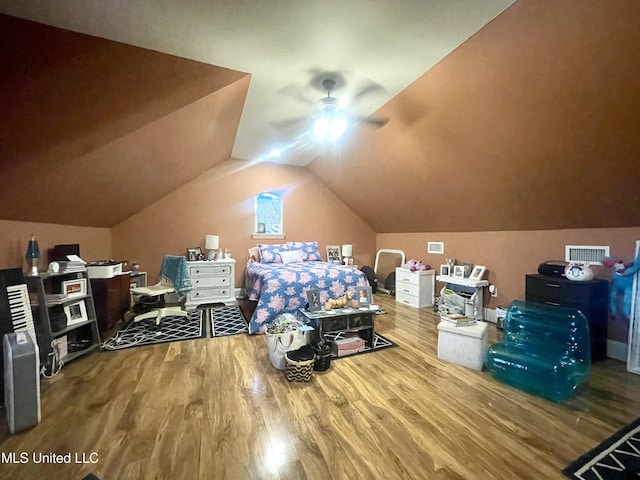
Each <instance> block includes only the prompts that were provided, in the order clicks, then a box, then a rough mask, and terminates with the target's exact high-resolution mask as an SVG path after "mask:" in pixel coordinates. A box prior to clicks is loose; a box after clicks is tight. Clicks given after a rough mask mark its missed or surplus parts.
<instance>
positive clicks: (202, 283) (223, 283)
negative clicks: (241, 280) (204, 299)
mask: <svg viewBox="0 0 640 480" xmlns="http://www.w3.org/2000/svg"><path fill="white" fill-rule="evenodd" d="M191 283H192V285H193V288H194V289H196V288H204V287H228V286H229V285H230V284H231V277H229V276H226V277H202V278H199V277H194V278H192V279H191Z"/></svg>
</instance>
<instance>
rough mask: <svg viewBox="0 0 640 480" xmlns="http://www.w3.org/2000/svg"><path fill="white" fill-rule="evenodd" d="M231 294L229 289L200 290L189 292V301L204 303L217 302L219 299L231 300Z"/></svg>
mask: <svg viewBox="0 0 640 480" xmlns="http://www.w3.org/2000/svg"><path fill="white" fill-rule="evenodd" d="M230 295H231V292H230V290H229V289H228V288H199V289H197V290H191V291H190V292H189V298H188V300H187V301H191V302H195V303H197V302H202V301H203V300H215V299H217V298H229V296H230Z"/></svg>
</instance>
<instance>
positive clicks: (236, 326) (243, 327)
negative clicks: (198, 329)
mask: <svg viewBox="0 0 640 480" xmlns="http://www.w3.org/2000/svg"><path fill="white" fill-rule="evenodd" d="M209 312H210V314H209V318H210V320H211V324H210V325H211V336H212V337H224V336H227V335H238V334H239V333H249V329H248V328H247V321H246V320H245V319H244V316H243V315H242V311H241V310H240V307H237V306H233V307H216V308H211V309H209Z"/></svg>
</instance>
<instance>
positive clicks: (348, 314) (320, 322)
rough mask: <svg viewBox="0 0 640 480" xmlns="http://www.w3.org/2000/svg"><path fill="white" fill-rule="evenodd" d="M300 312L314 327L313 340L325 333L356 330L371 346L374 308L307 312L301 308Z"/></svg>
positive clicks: (320, 337) (319, 338)
mask: <svg viewBox="0 0 640 480" xmlns="http://www.w3.org/2000/svg"><path fill="white" fill-rule="evenodd" d="M300 313H301V314H302V315H303V316H304V317H305V319H306V320H307V321H308V323H309V325H311V326H312V327H313V328H314V339H313V342H319V341H320V340H321V339H322V338H323V336H324V334H325V333H331V332H358V336H359V337H360V338H362V339H363V340H364V341H365V344H366V345H367V347H369V348H373V324H374V317H375V316H376V310H370V309H367V310H360V309H357V308H337V309H334V310H319V311H317V312H309V311H308V310H305V309H303V308H301V309H300Z"/></svg>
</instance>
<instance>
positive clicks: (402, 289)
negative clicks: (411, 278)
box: [396, 280, 420, 297]
mask: <svg viewBox="0 0 640 480" xmlns="http://www.w3.org/2000/svg"><path fill="white" fill-rule="evenodd" d="M398 293H406V294H408V295H413V296H415V297H417V296H419V295H420V285H416V284H413V283H407V282H398V281H397V280H396V294H398Z"/></svg>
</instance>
